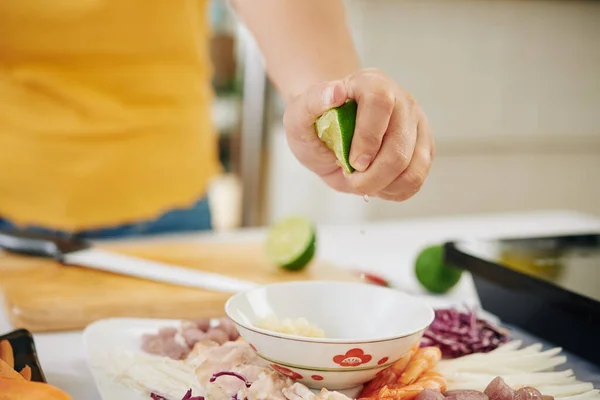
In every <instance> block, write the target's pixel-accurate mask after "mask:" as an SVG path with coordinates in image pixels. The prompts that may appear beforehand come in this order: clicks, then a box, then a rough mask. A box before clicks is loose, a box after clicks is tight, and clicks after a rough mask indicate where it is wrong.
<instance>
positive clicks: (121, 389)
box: [83, 318, 358, 400]
mask: <svg viewBox="0 0 600 400" xmlns="http://www.w3.org/2000/svg"><path fill="white" fill-rule="evenodd" d="M215 322H216V321H215ZM180 324H181V321H180V320H173V319H139V318H112V319H104V320H100V321H97V322H94V323H93V324H90V325H89V326H88V327H87V328H86V329H85V330H84V332H83V345H84V350H85V357H86V360H87V363H88V366H89V368H90V370H91V371H92V375H93V376H94V380H95V381H96V386H97V387H98V392H100V397H101V398H102V400H115V399H123V400H125V399H127V400H149V396H148V395H146V394H144V393H140V392H138V391H136V390H134V389H131V388H130V387H128V386H127V385H125V384H122V383H120V382H117V381H115V380H113V379H112V378H111V377H110V376H109V375H108V374H107V372H106V370H105V368H106V367H107V366H106V365H104V364H103V363H105V362H106V361H105V360H106V358H105V357H104V355H106V354H107V353H110V352H114V351H129V352H132V351H133V352H140V353H141V352H142V349H141V336H142V335H143V334H145V333H156V332H157V331H158V330H159V329H160V328H163V327H167V326H172V327H178V326H179V325H180ZM345 394H346V395H347V396H349V397H352V398H353V397H354V396H355V395H357V394H358V393H350V392H345ZM173 400H178V399H173Z"/></svg>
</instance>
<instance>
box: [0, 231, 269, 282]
mask: <svg viewBox="0 0 600 400" xmlns="http://www.w3.org/2000/svg"><path fill="white" fill-rule="evenodd" d="M0 249H3V250H5V251H7V252H11V253H18V254H25V255H31V256H38V257H46V258H53V259H55V260H57V261H58V262H60V263H62V264H65V265H76V266H81V267H87V268H91V269H96V270H101V271H106V272H112V273H115V274H120V275H126V276H132V277H136V278H142V279H147V280H152V281H157V282H164V283H170V284H174V285H180V286H188V287H196V288H200V289H206V290H212V291H218V292H227V293H236V292H240V291H245V290H249V289H252V288H255V287H257V286H258V284H256V283H254V282H250V281H245V280H241V279H236V278H231V277H228V276H225V275H221V274H216V273H211V272H202V271H198V270H195V269H192V268H186V267H182V266H178V265H171V264H166V263H162V262H157V261H150V260H146V259H143V258H139V257H132V256H127V255H124V254H118V253H113V252H110V251H106V250H102V249H97V248H94V246H93V245H92V244H91V243H90V242H88V241H86V240H81V239H77V238H68V237H58V236H54V235H48V234H43V233H37V232H24V231H19V230H0Z"/></svg>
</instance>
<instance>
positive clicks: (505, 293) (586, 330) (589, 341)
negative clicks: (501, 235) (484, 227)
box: [444, 232, 600, 365]
mask: <svg viewBox="0 0 600 400" xmlns="http://www.w3.org/2000/svg"><path fill="white" fill-rule="evenodd" d="M444 257H445V260H446V262H447V263H449V264H452V265H454V266H456V267H459V268H463V269H465V270H468V271H469V272H471V274H472V276H473V280H474V283H475V287H476V289H477V293H478V295H479V297H480V300H481V303H482V307H483V308H484V309H485V310H487V311H489V312H491V313H493V314H495V315H497V316H498V317H499V318H501V319H502V320H503V321H504V322H506V323H508V324H511V325H514V326H517V327H519V328H521V329H523V330H525V331H528V332H530V333H532V334H534V335H536V336H539V337H541V338H543V339H545V340H547V341H549V342H552V343H555V344H557V345H559V346H561V347H563V348H564V349H566V350H569V351H570V352H572V353H574V354H577V355H579V356H581V357H582V358H585V359H586V360H588V361H590V362H592V363H594V364H596V365H600V232H599V233H595V232H594V233H585V234H573V235H565V236H547V237H529V238H514V239H510V238H508V239H499V240H479V241H477V240H468V241H467V240H465V241H455V242H448V243H445V245H444Z"/></svg>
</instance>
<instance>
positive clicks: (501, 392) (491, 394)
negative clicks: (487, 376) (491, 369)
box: [483, 376, 515, 400]
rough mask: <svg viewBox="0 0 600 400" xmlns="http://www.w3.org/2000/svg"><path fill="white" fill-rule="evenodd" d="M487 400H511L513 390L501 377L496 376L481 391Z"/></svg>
mask: <svg viewBox="0 0 600 400" xmlns="http://www.w3.org/2000/svg"><path fill="white" fill-rule="evenodd" d="M483 392H484V393H485V394H486V395H487V397H488V398H489V400H512V398H513V395H514V393H515V390H514V389H513V388H511V387H510V386H509V385H508V384H507V383H506V382H505V381H504V379H502V378H501V377H499V376H497V377H496V378H494V380H492V381H491V382H490V383H489V384H488V385H487V387H486V388H485V390H484V391H483Z"/></svg>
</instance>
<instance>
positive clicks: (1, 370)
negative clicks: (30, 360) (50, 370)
mask: <svg viewBox="0 0 600 400" xmlns="http://www.w3.org/2000/svg"><path fill="white" fill-rule="evenodd" d="M14 368H15V358H14V353H13V349H12V346H11V344H10V342H9V341H8V340H2V341H0V400H38V399H44V400H71V397H69V395H67V394H66V393H64V392H63V391H61V390H60V389H58V388H55V387H54V386H51V385H48V384H46V383H40V382H32V381H31V368H29V367H28V366H25V367H24V368H23V369H21V371H20V372H17V371H16V370H15V369H14Z"/></svg>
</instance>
